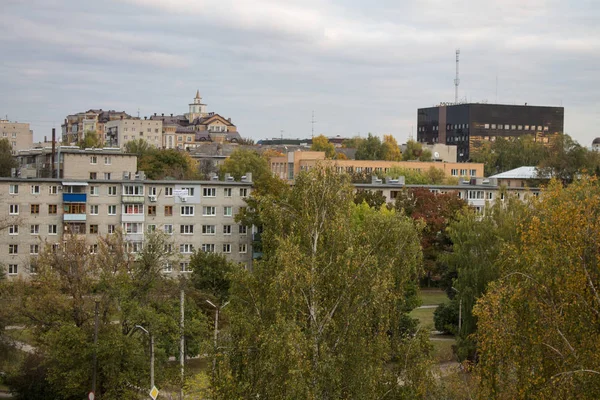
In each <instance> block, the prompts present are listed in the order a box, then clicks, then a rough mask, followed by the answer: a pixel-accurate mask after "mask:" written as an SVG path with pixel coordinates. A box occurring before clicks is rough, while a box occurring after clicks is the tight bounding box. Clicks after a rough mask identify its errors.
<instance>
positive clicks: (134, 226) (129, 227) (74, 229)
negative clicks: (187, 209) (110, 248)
mask: <svg viewBox="0 0 600 400" xmlns="http://www.w3.org/2000/svg"><path fill="white" fill-rule="evenodd" d="M143 227H144V224H143V223H141V222H125V223H123V231H124V232H125V233H143V232H144V229H143ZM115 230H116V225H114V224H110V225H108V233H115ZM147 230H148V232H154V231H155V230H156V225H155V224H148V225H147ZM163 230H164V232H165V233H166V234H169V235H172V234H173V225H172V224H165V225H163ZM65 231H68V232H70V233H77V234H79V233H81V234H83V233H86V232H85V223H72V224H69V225H65ZM201 232H202V234H203V235H216V234H217V226H216V225H202V228H201ZM231 232H232V225H223V234H224V235H231ZM29 233H30V234H31V235H39V234H40V225H39V224H32V225H30V226H29ZM57 233H58V225H56V224H50V225H48V234H49V235H56V234H57ZM89 233H98V224H90V229H89ZM179 233H180V234H182V235H192V234H194V225H193V224H190V225H180V226H179ZM238 233H239V234H240V235H246V234H247V233H248V228H247V227H246V226H244V225H238ZM8 234H9V235H12V236H14V235H18V234H19V225H16V224H13V225H9V226H8Z"/></svg>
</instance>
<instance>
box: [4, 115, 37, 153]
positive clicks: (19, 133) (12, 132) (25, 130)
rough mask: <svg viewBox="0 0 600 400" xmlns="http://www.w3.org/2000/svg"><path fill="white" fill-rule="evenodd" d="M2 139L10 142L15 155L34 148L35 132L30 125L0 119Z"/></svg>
mask: <svg viewBox="0 0 600 400" xmlns="http://www.w3.org/2000/svg"><path fill="white" fill-rule="evenodd" d="M0 138H1V139H7V140H8V141H9V142H10V145H11V146H12V153H13V154H16V153H17V152H18V151H19V150H24V149H30V148H32V147H33V131H32V130H31V129H29V124H28V123H23V122H11V121H9V120H7V119H0Z"/></svg>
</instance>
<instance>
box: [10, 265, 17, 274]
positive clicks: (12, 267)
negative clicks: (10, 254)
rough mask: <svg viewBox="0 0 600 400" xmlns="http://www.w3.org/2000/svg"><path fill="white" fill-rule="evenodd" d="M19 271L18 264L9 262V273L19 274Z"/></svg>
mask: <svg viewBox="0 0 600 400" xmlns="http://www.w3.org/2000/svg"><path fill="white" fill-rule="evenodd" d="M18 271H19V266H18V265H17V264H8V274H9V275H17V273H18Z"/></svg>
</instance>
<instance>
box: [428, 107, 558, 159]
mask: <svg viewBox="0 0 600 400" xmlns="http://www.w3.org/2000/svg"><path fill="white" fill-rule="evenodd" d="M563 130H564V108H563V107H541V106H529V105H527V104H525V105H522V106H520V105H519V106H517V105H504V104H457V105H448V106H444V105H440V106H438V107H429V108H419V109H418V110H417V141H419V142H422V143H427V144H434V143H443V144H448V145H456V146H457V150H458V151H457V159H456V161H458V162H467V161H469V160H470V159H471V156H472V154H473V153H474V152H477V150H478V149H479V148H481V147H482V146H483V145H484V144H485V143H491V142H494V141H495V140H496V138H498V137H504V138H508V137H518V136H524V135H531V136H533V137H534V139H535V140H536V141H539V142H542V143H548V142H549V140H550V138H551V137H552V136H554V135H556V134H560V133H563Z"/></svg>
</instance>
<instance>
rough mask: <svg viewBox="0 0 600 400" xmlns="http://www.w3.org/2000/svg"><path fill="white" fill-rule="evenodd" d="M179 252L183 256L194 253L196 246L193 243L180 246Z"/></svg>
mask: <svg viewBox="0 0 600 400" xmlns="http://www.w3.org/2000/svg"><path fill="white" fill-rule="evenodd" d="M203 246H204V245H203ZM179 252H180V253H182V254H190V253H193V252H194V246H193V245H192V244H191V243H183V244H180V245H179Z"/></svg>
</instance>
